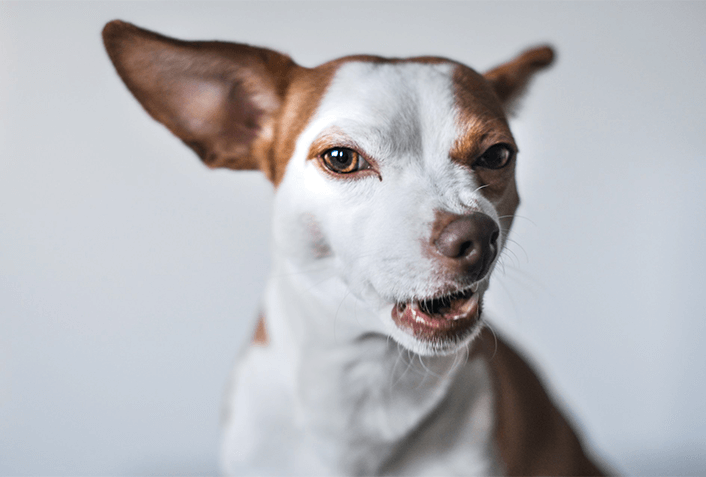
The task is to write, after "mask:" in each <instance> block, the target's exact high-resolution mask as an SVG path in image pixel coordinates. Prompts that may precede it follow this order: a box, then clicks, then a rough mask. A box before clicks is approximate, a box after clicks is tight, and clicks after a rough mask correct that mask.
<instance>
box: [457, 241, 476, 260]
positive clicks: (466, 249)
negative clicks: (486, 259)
mask: <svg viewBox="0 0 706 477" xmlns="http://www.w3.org/2000/svg"><path fill="white" fill-rule="evenodd" d="M472 250H473V242H471V241H470V240H467V241H466V242H463V243H462V244H461V245H460V246H459V249H458V255H457V256H458V257H465V256H466V255H468V254H469V253H471V251H472Z"/></svg>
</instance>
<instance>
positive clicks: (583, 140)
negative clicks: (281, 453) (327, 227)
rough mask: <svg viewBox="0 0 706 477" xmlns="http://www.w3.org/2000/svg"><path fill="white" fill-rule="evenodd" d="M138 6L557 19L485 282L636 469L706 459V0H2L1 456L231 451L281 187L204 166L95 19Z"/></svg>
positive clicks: (349, 47) (526, 342)
mask: <svg viewBox="0 0 706 477" xmlns="http://www.w3.org/2000/svg"><path fill="white" fill-rule="evenodd" d="M113 18H122V19H125V20H128V21H132V22H135V23H137V24H138V25H141V26H144V27H146V28H150V29H154V30H157V31H160V32H162V33H165V34H168V35H172V36H177V37H181V38H185V39H223V40H232V41H241V42H247V43H251V44H257V45H263V46H268V47H271V48H274V49H278V50H282V51H284V52H287V53H289V54H291V55H292V56H293V57H294V59H295V60H297V61H298V62H300V63H301V64H303V65H305V66H314V65H316V64H318V63H321V62H323V61H326V60H329V59H332V58H334V57H338V56H341V55H344V54H349V53H376V54H381V55H389V56H405V55H420V54H438V55H443V56H447V57H451V58H454V59H458V60H460V61H463V62H466V63H468V64H470V65H471V66H473V67H476V68H477V69H479V70H485V69H487V68H489V67H491V66H493V65H495V64H497V63H499V62H501V61H503V60H505V59H509V58H510V57H511V56H512V55H514V54H515V53H517V52H518V51H520V50H521V49H523V48H525V47H527V46H529V45H532V44H536V43H539V42H551V43H552V44H554V45H555V46H556V48H557V50H558V53H559V55H558V62H557V64H556V67H555V68H553V69H552V70H551V71H549V72H547V73H546V74H543V75H541V76H540V77H539V78H537V80H536V81H535V83H534V84H533V85H532V87H531V88H530V92H529V95H528V96H527V98H526V100H525V101H524V105H523V109H522V110H521V111H520V114H519V116H518V118H517V119H516V120H514V121H513V130H514V132H515V135H516V139H517V141H518V144H519V145H520V149H521V150H522V152H521V154H520V156H519V165H518V167H519V169H518V174H519V187H520V192H521V195H522V198H523V202H522V206H521V208H520V210H519V215H520V216H521V218H519V219H517V220H516V224H515V225H516V228H515V230H514V232H513V235H512V238H513V240H514V242H515V243H513V244H512V245H511V246H510V250H509V252H508V254H507V257H506V260H505V267H504V272H503V271H501V272H500V273H498V275H497V276H496V278H495V279H494V281H493V284H492V290H491V293H492V296H490V297H489V299H488V303H489V304H490V308H491V309H492V310H493V311H494V314H495V315H496V316H497V317H498V318H497V319H496V320H495V328H496V329H498V330H502V331H504V332H505V333H506V334H507V335H509V336H510V337H511V338H512V339H513V340H514V341H515V342H517V343H518V344H520V346H521V347H522V348H523V349H525V350H527V351H528V353H529V354H530V355H531V356H532V359H533V362H534V363H535V364H537V365H538V366H539V367H540V368H541V369H542V370H543V371H544V375H545V376H546V379H547V380H548V382H549V383H550V386H551V389H552V390H553V391H555V392H556V393H557V394H558V395H559V396H561V399H560V400H561V402H562V403H563V405H565V406H566V407H567V408H569V409H571V410H572V411H573V417H574V420H575V421H576V422H577V424H579V425H580V426H581V427H582V428H583V429H584V431H585V435H586V437H587V439H588V441H589V442H590V443H591V444H592V445H593V446H594V448H595V449H596V451H597V452H599V453H600V454H601V455H602V456H604V457H605V458H606V459H607V460H608V461H609V462H611V463H612V464H613V465H614V466H615V468H617V469H618V470H620V471H622V472H625V473H627V474H643V475H659V474H689V473H692V474H702V475H703V474H704V473H706V410H705V403H706V397H705V396H704V394H705V393H704V391H705V389H706V382H705V380H704V378H705V376H704V370H705V369H706V366H705V365H706V347H705V346H704V345H703V342H704V338H705V337H706V319H704V318H705V317H704V298H703V288H704V285H705V284H706V280H705V279H704V278H705V276H706V273H705V272H704V270H706V247H704V239H705V233H704V232H706V227H705V226H704V223H705V219H706V213H705V212H706V200H705V199H706V192H705V189H706V183H705V182H706V181H705V178H706V158H705V157H704V149H705V147H706V134H704V133H705V132H706V131H705V130H704V129H705V128H704V118H705V117H706V87H705V85H706V35H705V34H704V32H705V31H706V4H705V3H702V2H691V3H677V2H670V3H641V2H630V3H604V2H595V3H594V2H591V3H581V2H571V3H553V2H541V3H531V2H522V3H492V4H491V3H477V2H473V3H418V4H412V3H399V2H389V3H353V4H350V3H294V2H292V3H289V2H288V3H228V4H223V3H218V4H212V3H198V4H195V3H185V4H184V3H98V4H97V3H69V4H66V3H38V4H33V3H0V474H3V475H12V474H15V475H40V474H42V475H47V474H51V475H91V474H93V475H95V474H111V475H146V474H150V475H158V474H172V475H179V474H194V473H201V474H204V473H215V472H217V450H218V419H219V404H220V395H221V391H222V389H223V385H224V382H225V379H226V375H227V372H228V369H229V367H230V365H231V363H232V361H233V359H234V357H235V356H236V354H237V353H238V349H239V347H240V346H241V345H242V343H243V342H244V341H245V340H246V339H247V337H248V335H249V334H250V333H251V330H252V325H253V324H252V317H253V316H254V314H255V310H256V308H257V305H258V300H259V295H260V290H261V289H262V287H263V283H264V280H265V277H266V273H267V267H268V253H269V250H268V247H269V239H268V231H269V228H270V225H269V220H270V219H269V215H270V206H271V200H272V188H271V187H270V186H269V184H268V183H267V182H266V181H265V180H264V179H263V178H262V177H261V176H260V175H259V174H257V173H235V172H229V171H209V170H207V169H206V168H205V167H203V166H202V165H201V164H200V162H199V161H198V160H197V158H196V156H195V155H193V153H192V152H191V151H189V150H187V148H185V147H184V146H183V145H181V143H180V142H179V141H178V140H176V139H174V138H173V137H172V136H171V135H170V134H169V133H168V132H167V131H166V130H165V129H164V128H163V127H161V126H160V125H158V124H156V123H154V122H153V121H152V120H151V119H149V118H148V116H147V115H146V114H145V113H144V112H143V111H142V109H141V108H140V107H139V106H138V104H137V103H136V101H134V100H133V98H132V97H131V96H130V95H129V93H128V92H127V90H126V88H125V87H124V86H123V85H122V83H121V82H120V81H119V80H118V78H117V76H116V75H115V73H114V71H113V68H112V66H111V65H110V63H109V61H108V59H107V56H106V55H105V53H104V51H103V47H102V44H101V41H100V36H99V34H100V30H101V28H102V26H103V24H104V23H105V22H107V21H109V20H111V19H113Z"/></svg>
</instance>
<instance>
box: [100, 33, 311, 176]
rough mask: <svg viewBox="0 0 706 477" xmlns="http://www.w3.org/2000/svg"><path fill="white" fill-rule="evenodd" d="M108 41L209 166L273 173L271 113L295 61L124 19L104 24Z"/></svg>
mask: <svg viewBox="0 0 706 477" xmlns="http://www.w3.org/2000/svg"><path fill="white" fill-rule="evenodd" d="M103 42H104V43H105V48H106V50H107V51H108V55H109V56H110V59H111V60H112V61H113V64H114V65H115V68H116V69H117V71H118V74H119V75H120V77H121V78H122V79H123V81H124V82H125V84H126V85H127V87H128V88H129V89H130V91H131V92H132V93H133V94H134V95H135V97H136V98H137V100H138V101H139V102H140V103H141V104H142V106H143V107H144V108H145V109H146V110H147V112H148V113H149V114H150V115H151V116H152V117H153V118H154V119H156V120H157V121H159V122H161V123H162V124H164V125H165V126H166V127H167V128H169V130H170V131H171V132H173V133H174V134H175V135H176V136H178V137H179V138H180V139H181V140H182V141H184V142H185V143H186V144H187V145H188V146H189V147H190V148H192V149H193V150H194V151H196V153H197V154H198V155H199V157H201V159H202V160H203V162H204V163H206V165H208V166H209V167H227V168H230V169H260V170H262V171H263V172H265V174H267V175H268V176H271V175H272V165H271V164H269V163H268V156H269V150H270V148H271V142H272V137H273V130H274V119H275V117H276V113H277V111H278V110H279V108H280V106H281V104H282V101H283V98H284V94H285V91H286V88H287V85H288V84H289V78H290V77H291V74H292V71H293V70H294V69H296V68H298V66H297V65H296V64H295V63H294V62H293V61H292V60H291V59H290V58H289V57H288V56H286V55H283V54H280V53H277V52H274V51H271V50H267V49H264V48H256V47H252V46H248V45H241V44H235V43H225V42H215V41H213V42H186V41H180V40H175V39H172V38H167V37H164V36H162V35H159V34H156V33H153V32H150V31H147V30H143V29H141V28H138V27H136V26H134V25H131V24H129V23H124V22H121V21H119V20H115V21H112V22H110V23H108V24H107V25H106V26H105V28H104V29H103ZM270 179H272V177H270Z"/></svg>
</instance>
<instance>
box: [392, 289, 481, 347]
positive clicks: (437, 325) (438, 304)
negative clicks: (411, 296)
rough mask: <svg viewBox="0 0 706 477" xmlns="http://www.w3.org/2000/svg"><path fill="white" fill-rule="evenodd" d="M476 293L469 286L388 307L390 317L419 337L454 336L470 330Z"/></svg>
mask: <svg viewBox="0 0 706 477" xmlns="http://www.w3.org/2000/svg"><path fill="white" fill-rule="evenodd" d="M480 309H481V306H480V301H479V294H478V293H476V292H474V291H473V290H472V289H471V288H468V289H466V290H463V291H460V292H456V293H452V294H450V295H445V296H442V297H438V298H432V299H426V300H410V301H407V302H404V303H397V304H396V305H395V306H394V307H392V320H393V321H394V322H395V323H396V324H397V326H399V327H400V328H401V329H403V330H405V331H407V332H409V333H411V334H412V335H414V336H415V337H416V338H418V339H422V340H439V339H458V338H461V337H462V336H463V335H465V334H467V333H468V332H470V331H472V329H473V328H474V325H475V324H476V323H477V322H478V318H479V316H480Z"/></svg>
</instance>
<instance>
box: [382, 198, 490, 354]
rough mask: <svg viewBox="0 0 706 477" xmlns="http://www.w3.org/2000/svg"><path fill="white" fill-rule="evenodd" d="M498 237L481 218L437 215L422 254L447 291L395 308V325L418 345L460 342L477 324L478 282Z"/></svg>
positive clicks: (479, 305) (487, 220)
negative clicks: (432, 266)
mask: <svg viewBox="0 0 706 477" xmlns="http://www.w3.org/2000/svg"><path fill="white" fill-rule="evenodd" d="M499 237H500V228H499V226H498V224H497V223H496V222H495V221H494V220H493V219H492V218H491V217H489V216H487V215H485V214H483V213H480V212H474V213H472V214H469V215H462V216H459V215H452V214H446V213H440V214H438V216H437V220H436V222H435V224H434V230H433V232H432V236H431V240H429V242H428V244H427V246H426V247H427V250H426V252H427V255H428V256H430V257H431V258H432V260H433V261H434V263H435V264H436V268H437V272H438V273H439V276H441V277H443V278H444V281H446V282H447V286H446V287H445V290H447V291H445V292H443V291H441V292H440V293H439V294H438V295H436V296H432V297H420V298H418V299H412V300H408V301H404V302H398V303H396V304H395V306H394V307H393V308H392V320H393V321H394V322H395V324H396V325H397V326H398V327H399V328H401V329H402V330H404V331H406V332H407V333H409V334H411V335H412V336H414V337H415V338H416V339H418V340H421V341H434V342H451V341H452V342H459V341H463V339H464V338H465V337H466V336H468V335H470V334H471V333H472V332H473V331H474V330H475V329H476V325H477V324H478V322H479V318H480V314H481V308H482V303H481V298H482V292H483V291H484V290H481V289H480V287H479V282H480V281H481V280H483V279H484V278H486V276H487V274H488V273H489V271H490V269H491V267H492V264H493V262H494V260H495V258H496V257H497V254H498V248H499V244H498V239H499ZM448 290H452V291H451V292H449V291H448ZM453 290H460V291H453Z"/></svg>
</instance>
